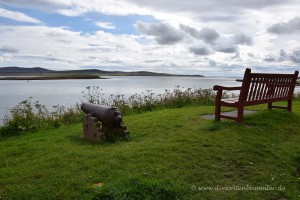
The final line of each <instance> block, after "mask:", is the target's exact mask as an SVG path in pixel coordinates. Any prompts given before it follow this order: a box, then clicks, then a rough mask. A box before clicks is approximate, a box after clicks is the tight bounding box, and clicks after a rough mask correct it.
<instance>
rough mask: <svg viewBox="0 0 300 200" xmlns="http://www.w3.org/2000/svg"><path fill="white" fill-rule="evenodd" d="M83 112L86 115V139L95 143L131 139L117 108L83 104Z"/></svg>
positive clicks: (84, 124) (84, 129) (84, 122)
mask: <svg viewBox="0 0 300 200" xmlns="http://www.w3.org/2000/svg"><path fill="white" fill-rule="evenodd" d="M81 110H82V111H83V112H84V113H86V114H85V116H84V118H83V132H84V138H86V139H90V140H95V141H104V140H106V139H109V138H121V139H124V140H128V139H129V131H128V130H127V128H126V126H124V124H123V120H122V116H121V113H120V111H119V110H118V109H117V108H114V107H109V106H103V105H97V104H92V103H83V104H82V105H81Z"/></svg>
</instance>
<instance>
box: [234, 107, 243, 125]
mask: <svg viewBox="0 0 300 200" xmlns="http://www.w3.org/2000/svg"><path fill="white" fill-rule="evenodd" d="M243 118H244V107H239V108H238V113H237V120H236V121H237V123H239V124H241V123H243Z"/></svg>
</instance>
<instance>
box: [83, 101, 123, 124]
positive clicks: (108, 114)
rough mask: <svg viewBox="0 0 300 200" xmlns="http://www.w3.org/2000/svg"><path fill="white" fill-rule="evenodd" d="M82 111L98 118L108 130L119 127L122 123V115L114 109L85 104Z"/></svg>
mask: <svg viewBox="0 0 300 200" xmlns="http://www.w3.org/2000/svg"><path fill="white" fill-rule="evenodd" d="M81 110H82V111H83V112H85V113H86V114H90V115H92V116H93V117H96V118H97V119H98V120H99V121H101V122H102V123H103V125H104V126H105V127H108V128H113V127H117V126H119V125H120V124H121V123H122V116H121V113H120V111H119V110H118V109H117V108H114V107H109V106H103V105H96V104H92V103H83V104H82V105H81Z"/></svg>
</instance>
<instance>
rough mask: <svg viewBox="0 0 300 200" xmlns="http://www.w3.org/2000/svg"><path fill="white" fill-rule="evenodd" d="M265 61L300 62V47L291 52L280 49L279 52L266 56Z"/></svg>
mask: <svg viewBox="0 0 300 200" xmlns="http://www.w3.org/2000/svg"><path fill="white" fill-rule="evenodd" d="M264 61H266V62H291V63H295V64H299V63H300V49H299V48H298V49H294V50H292V51H290V52H286V51H285V50H283V49H280V51H279V53H278V54H275V55H274V54H268V55H266V56H265V58H264Z"/></svg>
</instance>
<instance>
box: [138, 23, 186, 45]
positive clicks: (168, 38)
mask: <svg viewBox="0 0 300 200" xmlns="http://www.w3.org/2000/svg"><path fill="white" fill-rule="evenodd" d="M135 27H136V28H137V29H138V30H139V31H140V32H142V33H144V34H146V35H150V36H154V37H155V40H156V41H157V42H158V43H159V44H175V43H177V42H179V41H180V40H182V39H183V36H184V34H183V33H182V32H180V31H179V30H177V29H175V28H173V27H172V26H170V25H169V24H165V23H159V24H147V23H143V22H140V21H138V22H137V23H136V24H135Z"/></svg>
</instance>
